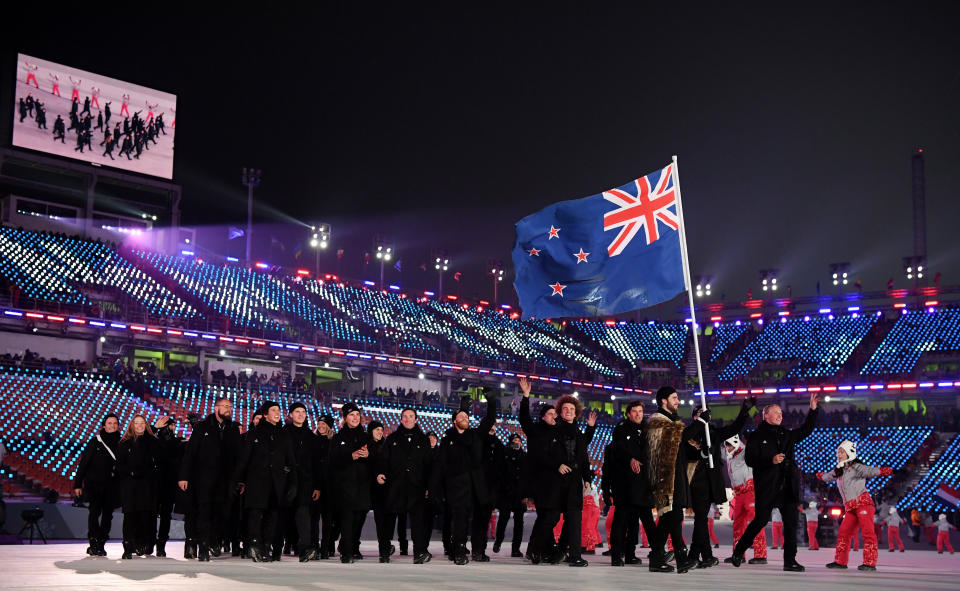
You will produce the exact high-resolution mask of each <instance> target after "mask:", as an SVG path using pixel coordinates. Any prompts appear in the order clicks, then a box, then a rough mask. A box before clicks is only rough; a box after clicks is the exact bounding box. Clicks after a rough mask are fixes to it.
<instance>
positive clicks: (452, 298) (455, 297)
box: [447, 295, 457, 301]
mask: <svg viewBox="0 0 960 591" xmlns="http://www.w3.org/2000/svg"><path fill="white" fill-rule="evenodd" d="M447 299H448V300H454V301H456V300H457V296H455V295H448V296H447Z"/></svg>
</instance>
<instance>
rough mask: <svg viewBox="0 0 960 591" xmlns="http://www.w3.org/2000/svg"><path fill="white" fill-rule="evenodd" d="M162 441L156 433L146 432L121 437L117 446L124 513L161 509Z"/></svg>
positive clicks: (121, 503)
mask: <svg viewBox="0 0 960 591" xmlns="http://www.w3.org/2000/svg"><path fill="white" fill-rule="evenodd" d="M159 444H160V442H159V441H158V440H157V438H156V437H154V436H153V435H150V434H148V433H144V434H143V435H141V436H140V437H131V438H129V439H124V440H121V441H120V444H119V445H118V446H117V475H118V476H119V478H120V506H121V507H122V508H123V512H124V513H132V512H135V511H156V510H157V480H158V478H159V471H158V468H157V456H158V455H159V453H160V449H159V448H160V445H159Z"/></svg>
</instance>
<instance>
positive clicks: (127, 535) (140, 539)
mask: <svg viewBox="0 0 960 591" xmlns="http://www.w3.org/2000/svg"><path fill="white" fill-rule="evenodd" d="M156 519H157V516H156V514H155V513H154V512H153V511H125V512H124V513H123V542H124V544H133V545H135V546H147V545H149V544H152V543H153V533H154V531H155V529H154V528H155V527H156Z"/></svg>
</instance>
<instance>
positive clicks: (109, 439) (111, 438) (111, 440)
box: [100, 429, 120, 453]
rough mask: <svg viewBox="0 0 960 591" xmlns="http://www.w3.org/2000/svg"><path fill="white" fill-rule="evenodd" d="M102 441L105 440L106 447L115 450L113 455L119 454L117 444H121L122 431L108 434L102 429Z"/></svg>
mask: <svg viewBox="0 0 960 591" xmlns="http://www.w3.org/2000/svg"><path fill="white" fill-rule="evenodd" d="M100 439H102V440H103V444H104V445H106V446H107V447H109V448H110V449H111V450H113V453H117V444H119V443H120V431H114V432H113V433H107V432H106V431H104V430H103V429H100Z"/></svg>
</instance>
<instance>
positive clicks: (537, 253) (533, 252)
mask: <svg viewBox="0 0 960 591" xmlns="http://www.w3.org/2000/svg"><path fill="white" fill-rule="evenodd" d="M527 252H528V253H530V256H532V257H538V256H540V251H539V250H537V249H536V248H531V249H530V250H528V251H527Z"/></svg>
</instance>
